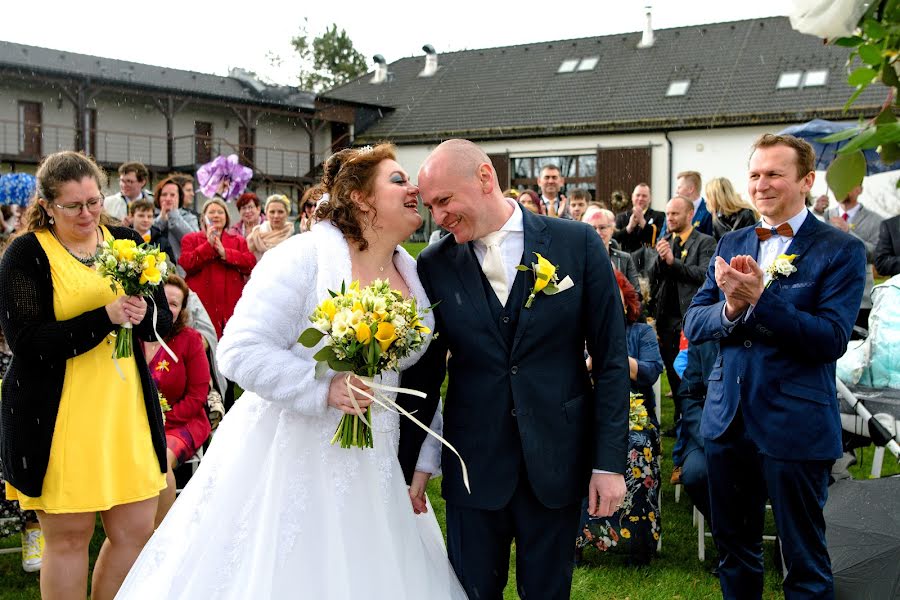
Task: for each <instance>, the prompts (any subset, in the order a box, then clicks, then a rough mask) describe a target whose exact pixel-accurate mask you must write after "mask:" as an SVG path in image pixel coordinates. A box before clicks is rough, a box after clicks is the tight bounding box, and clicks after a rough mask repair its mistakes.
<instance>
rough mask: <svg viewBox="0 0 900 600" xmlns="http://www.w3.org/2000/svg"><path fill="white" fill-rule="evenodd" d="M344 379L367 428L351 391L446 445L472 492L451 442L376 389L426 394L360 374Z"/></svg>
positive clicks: (465, 472) (361, 417) (464, 466)
mask: <svg viewBox="0 0 900 600" xmlns="http://www.w3.org/2000/svg"><path fill="white" fill-rule="evenodd" d="M351 377H356V378H358V379H359V380H360V381H362V382H363V383H365V384H366V385H367V386H369V387H370V388H372V389H373V390H375V393H374V394H370V393H369V392H367V391H366V390H363V389H360V388H358V387H357V386H355V385H353V384H352V383H350V379H351ZM345 381H346V383H347V393H348V395H349V396H350V403H351V404H352V405H353V408H354V409H355V410H356V415H357V416H358V417H359V418H360V419H362V421H363V423H365V424H366V425H367V426H368V427H369V429H371V428H372V424H371V423H369V422H368V421H367V420H366V417H365V411H364V410H363V409H362V407H360V405H359V403H358V402H357V401H356V397H355V396H354V394H353V392H356V393H358V394H360V395H362V396H365V397H366V398H368V399H370V400H371V401H372V402H375V403H376V404H378V405H379V406H381V407H382V408H385V409H387V410H389V411H391V412H395V413H398V414H401V415H403V416H404V417H406V418H408V419H409V420H410V421H412V422H413V423H415V424H416V425H418V426H419V427H421V428H422V429H424V430H425V433H427V434H428V435H430V436H431V437H433V438H435V439H436V440H438V441H439V442H440V443H442V444H443V445H445V446H447V448H449V449H450V451H451V452H453V454H455V455H456V458H458V459H459V464H460V466H461V467H462V477H463V483H464V484H465V486H466V490H467V491H468V492H469V493H470V494H471V493H472V489H471V488H470V487H469V470H468V469H467V468H466V461H464V460H463V457H462V456H460V455H459V452H457V451H456V448H454V447H453V444H451V443H450V442H448V441H447V440H445V439H444V438H443V437H442V436H440V435H439V434H438V433H437V432H435V431H434V430H433V429H431V428H430V427H428V426H427V425H425V424H424V423H422V421H420V420H418V419H417V418H415V417H414V416H412V413H411V412H409V411H407V410H406V409H404V408H403V407H402V406H400V405H399V404H397V403H396V402H394V401H393V400H391V399H390V398H388V397H387V396H385V395H384V394H379V393H378V391H379V390H381V391H385V392H397V393H398V394H410V395H412V396H417V397H419V398H427V397H428V394H426V393H424V392H420V391H419V390H411V389H409V388H403V387H394V386H391V385H384V384H382V383H375V381H373V380H372V378H370V377H364V376H361V375H348V376H347V378H346V380H345Z"/></svg>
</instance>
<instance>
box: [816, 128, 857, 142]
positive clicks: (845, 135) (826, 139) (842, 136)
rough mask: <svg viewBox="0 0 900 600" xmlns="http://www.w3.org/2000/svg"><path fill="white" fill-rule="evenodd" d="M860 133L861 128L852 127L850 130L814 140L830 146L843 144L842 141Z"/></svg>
mask: <svg viewBox="0 0 900 600" xmlns="http://www.w3.org/2000/svg"><path fill="white" fill-rule="evenodd" d="M860 131H862V128H861V127H854V128H852V129H845V130H843V131H838V132H837V133H832V134H831V135H826V136H825V137H820V138H816V141H817V142H822V143H823V144H831V143H833V142H843V141H844V140H849V139H850V138H852V137H853V136H855V135H856V134H858V133H859V132H860Z"/></svg>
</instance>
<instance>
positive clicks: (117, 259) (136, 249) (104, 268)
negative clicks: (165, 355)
mask: <svg viewBox="0 0 900 600" xmlns="http://www.w3.org/2000/svg"><path fill="white" fill-rule="evenodd" d="M167 259H168V257H167V256H166V253H165V252H160V250H159V247H157V246H149V245H148V244H146V243H145V244H141V245H140V246H138V245H137V244H136V243H135V241H134V240H121V239H111V240H106V241H105V242H103V244H101V245H100V250H99V251H98V253H97V262H96V264H97V272H98V273H100V275H102V276H104V277H108V278H109V279H110V280H111V281H110V284H109V287H110V288H111V289H112V291H113V292H118V290H122V291H123V292H124V293H125V295H127V296H146V297H148V298H151V303H152V296H153V290H154V289H155V288H156V286H158V285H159V284H160V283H161V282H163V281H164V280H165V278H166V273H167V268H168V265H167V263H166V260H167ZM153 310H154V311H155V310H156V305H154V307H153ZM132 337H133V334H132V330H131V323H125V324H124V325H122V326H120V327H119V331H118V332H117V334H116V349H115V351H114V353H113V358H127V357H129V356H132V355H133V354H134V347H133V346H134V342H133V340H132Z"/></svg>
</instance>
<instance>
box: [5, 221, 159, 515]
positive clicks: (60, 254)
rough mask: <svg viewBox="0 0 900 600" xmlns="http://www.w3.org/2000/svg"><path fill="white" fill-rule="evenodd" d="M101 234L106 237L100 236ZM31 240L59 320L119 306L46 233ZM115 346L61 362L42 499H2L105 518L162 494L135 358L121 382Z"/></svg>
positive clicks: (122, 363) (105, 286)
mask: <svg viewBox="0 0 900 600" xmlns="http://www.w3.org/2000/svg"><path fill="white" fill-rule="evenodd" d="M103 233H104V235H105V237H106V238H107V239H109V238H110V237H111V235H110V233H109V231H108V230H106V229H105V228H104V230H103ZM36 235H37V238H38V241H39V242H40V244H41V247H42V248H43V249H44V252H45V253H46V254H47V258H48V259H49V261H50V273H51V276H52V279H53V310H54V312H55V314H56V318H57V320H59V321H65V320H68V319H71V318H73V317H76V316H78V315H80V314H82V313H85V312H87V311H90V310H93V309H95V308H99V307H101V306H106V305H107V304H109V303H110V302H112V301H113V300H115V299H116V296H117V295H118V294H116V293H114V292H113V291H112V290H111V289H110V287H109V280H108V279H106V278H103V277H100V276H99V275H98V274H97V272H96V271H95V270H94V269H92V268H90V267H86V266H85V265H83V264H81V263H80V262H78V261H77V260H76V259H75V258H74V257H72V256H71V255H70V254H69V253H68V251H67V250H66V249H65V248H64V247H63V246H62V244H60V243H59V241H57V239H56V238H55V237H53V235H52V234H51V233H50V232H49V231H39V232H36ZM119 293H121V292H119ZM137 343H139V342H138V340H137V339H135V344H137ZM114 344H115V338H114V337H113V336H112V335H108V336H107V337H106V339H104V340H103V341H102V342H100V344H98V345H97V346H95V347H94V348H93V349H92V350H90V351H88V352H85V353H84V354H81V355H78V356H75V357H73V358H70V359H69V360H67V361H66V376H65V381H64V383H63V390H62V397H61V398H60V402H59V412H58V414H57V417H56V426H55V428H54V430H53V441H52V443H51V445H50V461H49V463H48V465H47V474H46V475H45V476H44V487H43V489H42V490H41V492H42V493H41V495H40V496H39V497H37V498H31V497H29V496H25V495H24V494H22V493H21V492H19V491H18V490H15V489H14V488H12V486H10V485H9V484H7V498H9V499H10V500H13V499H18V500H19V504H20V505H21V507H22V508H23V509H33V510H43V511H45V512H48V513H77V512H95V511H104V510H108V509H110V508H112V507H113V506H117V505H120V504H128V503H130V502H137V501H140V500H146V499H147V498H153V497H154V496H158V495H159V492H160V490H162V489H164V488H165V487H166V476H165V474H163V473H161V472H160V468H159V462H158V461H157V458H156V453H155V452H154V450H153V442H152V440H151V437H150V425H149V423H148V421H147V410H146V408H145V406H144V399H143V392H142V391H141V380H140V376H139V374H138V370H137V364H136V363H135V357H131V358H120V359H118V363H119V368H120V369H121V370H122V373H123V374H124V376H125V378H124V379H122V376H121V375H120V374H119V372H118V371H117V370H116V366H115V362H114V361H113V359H112V358H111V357H112V352H113V348H114Z"/></svg>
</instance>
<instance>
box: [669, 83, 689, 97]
mask: <svg viewBox="0 0 900 600" xmlns="http://www.w3.org/2000/svg"><path fill="white" fill-rule="evenodd" d="M690 87H691V80H690V79H676V80H675V81H673V82H671V83H670V84H669V89H667V90H666V96H684V95H685V94H687V91H688V88H690Z"/></svg>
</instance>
